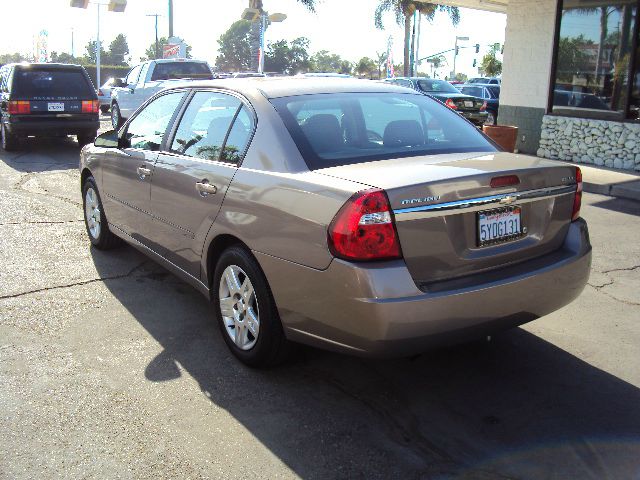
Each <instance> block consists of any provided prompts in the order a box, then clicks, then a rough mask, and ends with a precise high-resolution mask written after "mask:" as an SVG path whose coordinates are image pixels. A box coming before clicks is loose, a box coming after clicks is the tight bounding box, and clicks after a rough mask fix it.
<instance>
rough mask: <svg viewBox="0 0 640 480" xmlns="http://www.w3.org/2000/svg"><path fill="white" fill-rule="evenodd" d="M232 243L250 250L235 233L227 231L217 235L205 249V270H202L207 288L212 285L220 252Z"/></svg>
mask: <svg viewBox="0 0 640 480" xmlns="http://www.w3.org/2000/svg"><path fill="white" fill-rule="evenodd" d="M234 245H239V246H241V247H244V248H245V249H246V250H247V251H248V252H251V249H250V248H249V247H248V245H247V244H246V243H244V242H243V241H242V240H240V239H239V238H238V237H236V236H235V235H231V234H228V233H222V234H220V235H217V236H216V237H215V238H214V239H213V240H212V241H211V242H210V243H209V246H208V247H207V248H206V249H205V254H206V257H205V261H204V262H203V266H204V267H205V269H206V270H205V272H204V273H205V275H204V279H205V280H206V282H207V286H208V287H209V288H211V286H212V285H213V272H214V270H215V269H216V263H218V259H219V258H220V256H221V255H222V252H224V251H225V250H226V249H227V248H229V247H231V246H234Z"/></svg>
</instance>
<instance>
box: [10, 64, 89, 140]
mask: <svg viewBox="0 0 640 480" xmlns="http://www.w3.org/2000/svg"><path fill="white" fill-rule="evenodd" d="M0 95H1V101H0V127H1V128H0V131H1V136H2V148H3V149H4V150H6V151H12V150H17V149H18V148H19V147H20V142H21V140H24V139H25V138H27V137H29V136H35V137H62V136H66V135H76V136H77V138H78V143H79V144H80V145H85V144H87V143H91V142H93V140H94V138H95V137H96V134H97V131H98V128H100V120H99V118H98V117H99V114H98V111H99V107H98V105H99V104H98V97H97V96H96V91H95V88H94V86H93V84H92V83H91V79H90V78H89V75H87V72H86V71H85V69H84V68H83V67H82V66H80V65H66V64H57V63H13V64H7V65H4V66H3V67H2V68H0Z"/></svg>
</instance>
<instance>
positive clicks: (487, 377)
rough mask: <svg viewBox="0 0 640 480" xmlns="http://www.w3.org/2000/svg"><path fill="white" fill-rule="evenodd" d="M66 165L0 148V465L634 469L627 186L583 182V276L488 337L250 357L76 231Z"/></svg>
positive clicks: (181, 291) (23, 470) (52, 152)
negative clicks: (407, 349)
mask: <svg viewBox="0 0 640 480" xmlns="http://www.w3.org/2000/svg"><path fill="white" fill-rule="evenodd" d="M77 165H78V147H77V145H76V144H75V142H73V141H71V140H69V141H55V142H54V141H51V142H34V141H32V142H29V144H28V145H27V147H26V149H25V150H24V151H22V152H19V153H14V154H7V153H5V152H3V151H0V432H2V434H1V435H0V478H3V479H4V478H6V479H27V478H29V479H30V478H65V479H78V478H83V479H94V478H95V479H105V478H123V479H146V478H149V479H158V478H176V479H187V478H192V479H194V478H304V479H336V478H349V479H351V478H367V479H375V478H380V479H393V478H399V479H414V478H415V479H418V478H421V479H445V478H446V479H540V478H545V479H567V478H576V479H577V478H579V479H637V478H640V362H639V361H638V359H640V321H639V320H640V293H639V292H640V240H639V239H640V203H637V202H633V201H629V200H624V199H618V198H614V197H610V196H603V195H598V194H591V193H586V194H585V196H584V207H583V216H584V218H586V220H587V221H588V223H589V227H590V233H591V240H592V243H593V248H594V257H593V273H592V276H591V279H590V281H589V285H588V286H587V287H586V289H585V291H584V292H583V294H582V295H581V296H580V297H579V298H578V299H577V300H576V301H575V302H574V303H572V304H571V305H569V306H567V307H565V308H563V309H562V310H560V311H558V312H556V313H554V314H552V315H549V316H547V317H544V318H541V319H539V320H536V321H534V322H532V323H530V324H528V325H526V326H524V327H522V328H517V329H514V330H511V331H509V332H505V333H504V334H501V335H498V336H496V337H495V338H493V339H492V341H491V342H488V343H482V342H478V343H474V344H467V345H461V346H456V347H451V348H446V349H439V350H435V351H431V352H427V353H425V354H423V355H420V356H417V357H412V358H403V359H395V360H376V361H374V360H363V359H358V358H353V357H349V356H343V355H337V354H334V353H328V352H322V351H318V350H314V349H310V348H302V349H300V351H299V352H298V353H297V354H296V355H295V357H294V358H293V359H292V360H291V361H290V362H289V363H287V364H285V365H283V366H281V367H278V368H275V369H271V370H266V371H258V370H252V369H249V368H246V367H244V366H242V365H241V364H240V363H238V362H237V361H236V360H235V359H234V358H233V357H232V356H231V354H230V353H229V351H228V350H227V348H226V346H225V344H224V341H223V339H222V337H221V336H220V332H219V330H218V329H217V327H216V326H215V324H214V322H213V316H212V312H211V308H210V305H209V304H208V303H207V301H206V300H205V299H204V298H203V297H202V296H200V295H199V294H198V293H197V292H196V291H195V290H193V289H192V288H191V287H189V286H188V285H187V284H185V283H183V282H181V281H180V280H179V279H177V278H176V277H174V276H173V275H171V274H170V273H168V272H167V271H166V270H164V269H163V268H161V267H159V266H158V265H157V264H155V263H154V262H152V261H151V260H148V259H147V258H146V257H144V256H143V255H141V254H140V253H138V252H137V251H136V250H134V249H133V248H131V247H123V248H121V249H118V250H115V251H111V252H100V251H96V250H94V249H92V248H90V246H89V242H88V240H87V237H86V233H85V231H84V225H83V223H82V208H81V198H80V193H79V191H80V190H79V188H80V185H79V174H78V172H77ZM330 300H331V299H327V301H330Z"/></svg>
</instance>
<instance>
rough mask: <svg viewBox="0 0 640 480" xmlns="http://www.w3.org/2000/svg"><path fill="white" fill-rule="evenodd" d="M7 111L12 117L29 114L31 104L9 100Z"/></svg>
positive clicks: (24, 101)
mask: <svg viewBox="0 0 640 480" xmlns="http://www.w3.org/2000/svg"><path fill="white" fill-rule="evenodd" d="M7 111H8V112H9V113H10V114H13V115H22V114H25V113H31V102H29V101H26V100H11V101H9V105H8V107H7Z"/></svg>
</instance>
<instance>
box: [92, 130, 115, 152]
mask: <svg viewBox="0 0 640 480" xmlns="http://www.w3.org/2000/svg"><path fill="white" fill-rule="evenodd" d="M93 144H94V145H95V146H96V147H102V148H118V147H119V146H120V141H119V139H118V132H116V131H115V130H109V131H108V132H104V133H102V134H100V135H98V137H97V138H96V140H95V142H93Z"/></svg>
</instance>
